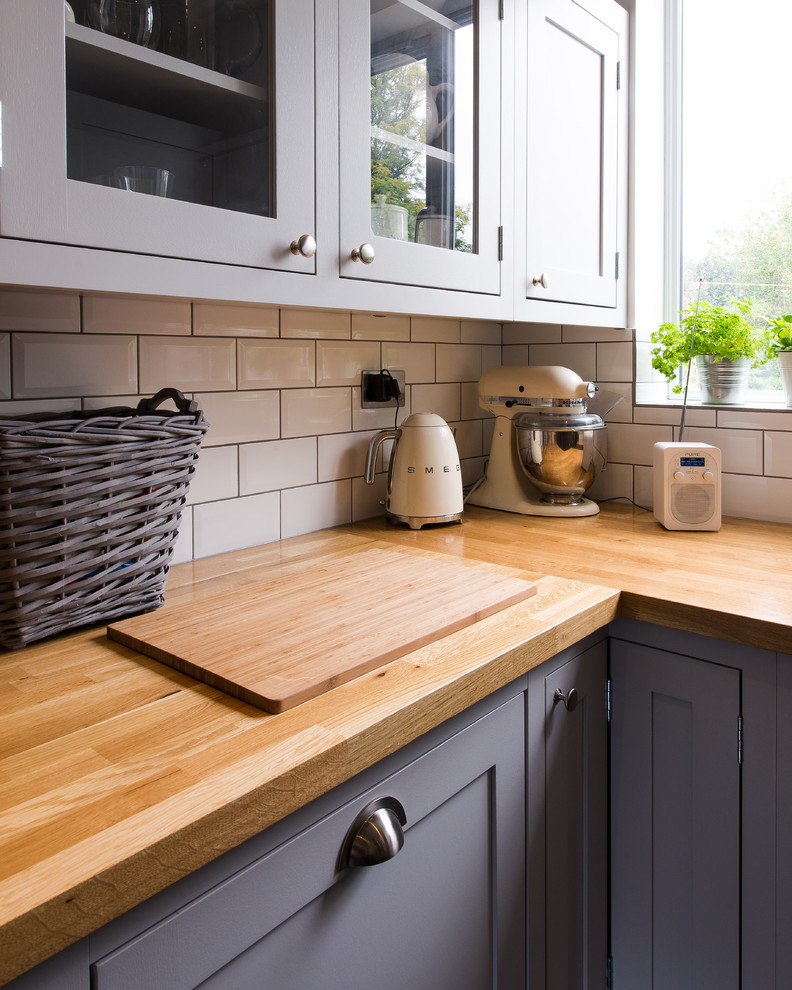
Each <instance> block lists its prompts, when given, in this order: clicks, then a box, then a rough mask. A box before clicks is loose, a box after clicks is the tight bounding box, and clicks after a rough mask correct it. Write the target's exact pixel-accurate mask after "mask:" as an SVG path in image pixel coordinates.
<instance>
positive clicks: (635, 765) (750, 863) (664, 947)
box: [611, 620, 789, 990]
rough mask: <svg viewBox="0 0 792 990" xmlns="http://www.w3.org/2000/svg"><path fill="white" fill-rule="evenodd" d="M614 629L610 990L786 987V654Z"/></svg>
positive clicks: (631, 627)
mask: <svg viewBox="0 0 792 990" xmlns="http://www.w3.org/2000/svg"><path fill="white" fill-rule="evenodd" d="M612 631H613V632H616V633H617V635H615V636H613V637H612V639H611V678H612V723H611V747H612V760H611V883H612V943H611V944H612V956H613V986H614V988H615V990H633V988H636V987H653V988H655V990H678V988H680V987H700V988H711V990H729V988H735V990H737V988H739V987H746V988H747V987H756V988H762V990H771V988H773V987H776V986H778V987H783V986H788V985H789V983H788V975H787V976H784V977H783V978H782V977H781V976H778V979H777V974H776V967H775V932H776V931H778V932H781V931H782V929H781V928H780V927H777V922H776V917H775V888H776V881H775V876H776V856H775V827H776V750H775V718H774V713H775V697H774V695H775V677H776V656H775V654H772V653H769V652H767V651H764V650H759V649H752V648H750V647H744V646H736V645H734V644H730V643H725V642H719V641H717V640H712V639H705V638H703V637H700V636H693V635H690V634H684V633H678V632H675V631H672V630H661V629H657V628H656V627H650V626H642V625H641V624H640V623H635V622H632V623H631V622H629V621H626V620H620V622H619V623H617V624H616V625H615V626H614V627H613V629H612ZM782 737H783V736H782ZM781 758H782V759H784V755H783V753H782V754H781ZM779 848H780V847H779ZM786 900H787V905H788V904H789V897H788V895H787V898H786ZM779 908H780V909H781V910H783V898H779ZM778 920H779V921H781V920H782V919H781V915H780V914H779V919H778ZM787 920H788V919H787ZM780 941H786V940H785V939H784V940H780ZM780 941H779V945H780ZM788 972H789V970H788V969H787V970H786V974H788ZM782 973H784V970H783V969H781V968H780V967H779V969H778V974H782ZM785 981H786V982H785Z"/></svg>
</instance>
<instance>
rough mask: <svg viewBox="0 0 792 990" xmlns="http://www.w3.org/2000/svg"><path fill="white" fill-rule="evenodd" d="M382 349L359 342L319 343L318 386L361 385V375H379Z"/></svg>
mask: <svg viewBox="0 0 792 990" xmlns="http://www.w3.org/2000/svg"><path fill="white" fill-rule="evenodd" d="M380 367H381V365H380V345H379V344H378V343H372V342H368V341H357V340H326V341H325V340H319V341H317V343H316V384H317V385H324V386H328V385H360V373H361V371H379V369H380Z"/></svg>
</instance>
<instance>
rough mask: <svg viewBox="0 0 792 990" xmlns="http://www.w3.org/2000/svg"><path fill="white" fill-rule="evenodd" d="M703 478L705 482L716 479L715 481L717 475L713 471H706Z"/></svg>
mask: <svg viewBox="0 0 792 990" xmlns="http://www.w3.org/2000/svg"><path fill="white" fill-rule="evenodd" d="M701 477H702V478H703V479H704V480H705V481H714V479H715V475H714V474H713V473H712V471H705V472H704V474H702V476H701Z"/></svg>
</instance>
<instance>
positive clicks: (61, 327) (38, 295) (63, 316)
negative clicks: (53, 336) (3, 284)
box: [0, 289, 80, 333]
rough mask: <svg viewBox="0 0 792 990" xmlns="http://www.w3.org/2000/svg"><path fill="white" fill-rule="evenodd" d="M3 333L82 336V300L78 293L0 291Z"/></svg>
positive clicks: (24, 290) (27, 290)
mask: <svg viewBox="0 0 792 990" xmlns="http://www.w3.org/2000/svg"><path fill="white" fill-rule="evenodd" d="M0 330H16V331H17V332H18V333H22V332H24V331H44V332H48V333H78V332H79V330H80V297H79V295H77V293H76V292H43V291H40V290H38V289H0Z"/></svg>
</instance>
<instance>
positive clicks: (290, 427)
mask: <svg viewBox="0 0 792 990" xmlns="http://www.w3.org/2000/svg"><path fill="white" fill-rule="evenodd" d="M350 425H351V389H350V388H348V387H347V388H298V389H286V390H285V391H283V392H282V393H281V436H282V437H284V438H285V437H306V436H318V435H320V434H325V433H347V432H349V428H350Z"/></svg>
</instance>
